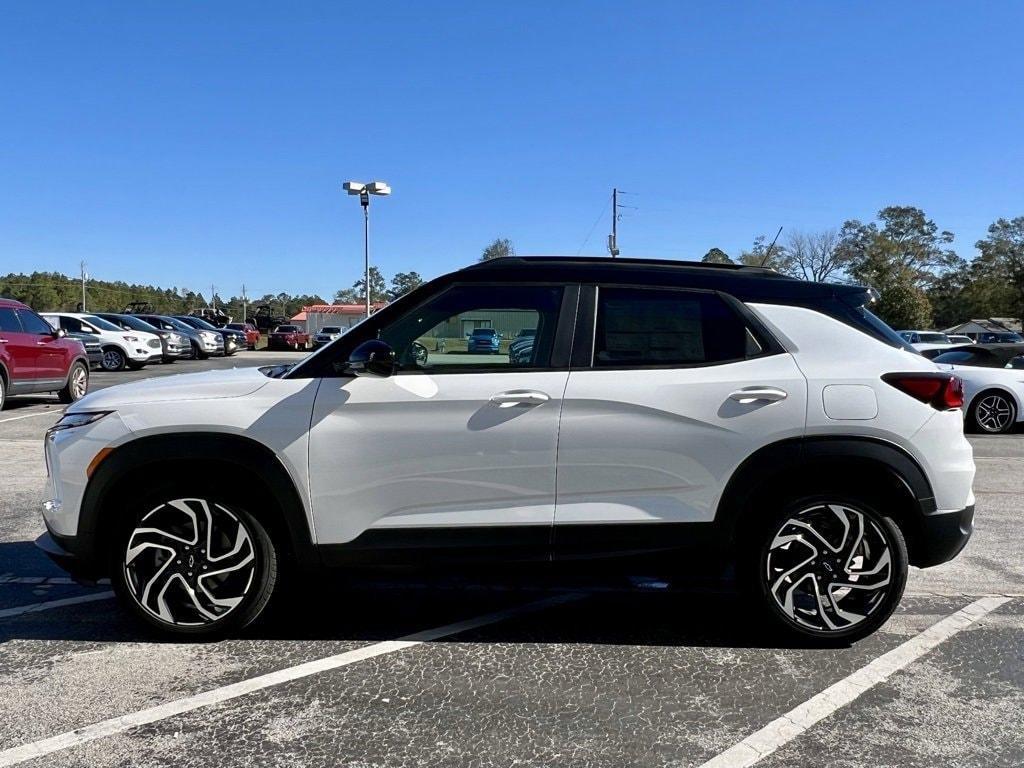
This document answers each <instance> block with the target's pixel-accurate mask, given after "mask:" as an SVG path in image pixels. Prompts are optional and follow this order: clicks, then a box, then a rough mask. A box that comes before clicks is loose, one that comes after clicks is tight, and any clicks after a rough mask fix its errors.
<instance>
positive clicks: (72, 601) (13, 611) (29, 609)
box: [0, 592, 114, 619]
mask: <svg viewBox="0 0 1024 768" xmlns="http://www.w3.org/2000/svg"><path fill="white" fill-rule="evenodd" d="M113 596H114V593H113V592H97V593H94V594H91V595H79V596H78V597H64V598H61V599H60V600H46V601H45V602H42V603H32V604H31V605H19V606H17V607H16V608H4V609H2V610H0V619H9V618H11V617H12V616H20V615H21V614H23V613H38V612H39V611H49V610H51V609H53V608H63V607H64V606H67V605H78V604H79V603H92V602H95V601H96V600H109V599H110V598H112V597H113Z"/></svg>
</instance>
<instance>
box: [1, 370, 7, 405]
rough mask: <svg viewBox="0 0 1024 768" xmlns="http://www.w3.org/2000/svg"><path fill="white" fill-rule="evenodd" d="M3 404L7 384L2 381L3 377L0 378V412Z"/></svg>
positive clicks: (5, 398) (5, 397)
mask: <svg viewBox="0 0 1024 768" xmlns="http://www.w3.org/2000/svg"><path fill="white" fill-rule="evenodd" d="M5 402H7V383H6V382H5V381H4V377H3V376H0V411H2V410H3V409H4V403H5Z"/></svg>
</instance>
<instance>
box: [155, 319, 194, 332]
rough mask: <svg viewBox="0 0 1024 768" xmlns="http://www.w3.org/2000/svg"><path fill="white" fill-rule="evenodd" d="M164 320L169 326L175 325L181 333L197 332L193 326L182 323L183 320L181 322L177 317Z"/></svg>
mask: <svg viewBox="0 0 1024 768" xmlns="http://www.w3.org/2000/svg"><path fill="white" fill-rule="evenodd" d="M162 319H163V321H164V322H165V323H167V324H168V325H173V326H174V327H175V328H177V329H178V330H179V331H189V332H192V331H195V328H193V327H192V326H191V325H189V324H188V323H183V322H181V320H179V319H178V318H176V317H164V318H162Z"/></svg>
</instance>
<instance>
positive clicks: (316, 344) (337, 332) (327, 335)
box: [313, 325, 345, 349]
mask: <svg viewBox="0 0 1024 768" xmlns="http://www.w3.org/2000/svg"><path fill="white" fill-rule="evenodd" d="M344 332H345V331H344V329H343V328H342V327H341V326H340V325H325V326H324V327H323V328H321V329H320V330H319V331H317V333H316V335H315V336H314V337H313V349H319V348H320V347H322V346H323V345H324V344H330V343H331V342H332V341H334V340H335V339H336V338H338V337H339V336H341V334H343V333H344Z"/></svg>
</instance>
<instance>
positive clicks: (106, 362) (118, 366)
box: [100, 347, 127, 371]
mask: <svg viewBox="0 0 1024 768" xmlns="http://www.w3.org/2000/svg"><path fill="white" fill-rule="evenodd" d="M126 363H127V359H126V358H125V356H124V352H122V351H121V350H120V349H118V348H117V347H105V348H104V349H103V359H102V360H101V361H100V367H102V368H103V370H104V371H123V370H124V366H125V364H126Z"/></svg>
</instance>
